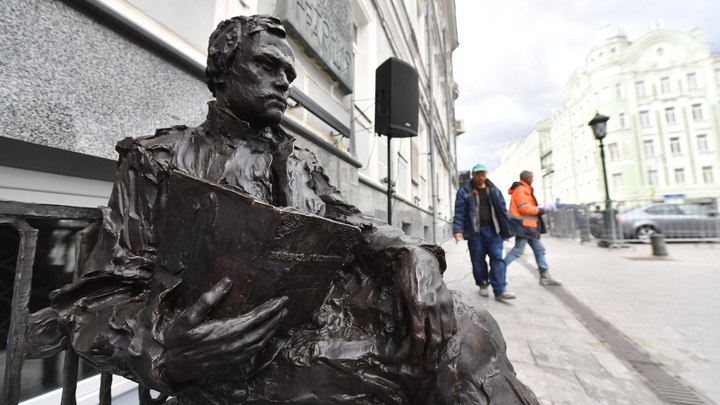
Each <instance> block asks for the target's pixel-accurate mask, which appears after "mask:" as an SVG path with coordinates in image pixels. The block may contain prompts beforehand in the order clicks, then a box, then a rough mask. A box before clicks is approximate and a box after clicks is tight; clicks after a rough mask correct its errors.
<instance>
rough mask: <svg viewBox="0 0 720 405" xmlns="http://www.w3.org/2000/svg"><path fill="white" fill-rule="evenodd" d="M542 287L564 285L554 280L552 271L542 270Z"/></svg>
mask: <svg viewBox="0 0 720 405" xmlns="http://www.w3.org/2000/svg"><path fill="white" fill-rule="evenodd" d="M540 285H562V283H561V282H560V281H558V280H555V279H554V278H552V276H551V275H550V271H548V270H540Z"/></svg>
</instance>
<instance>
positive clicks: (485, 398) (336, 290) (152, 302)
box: [52, 16, 537, 405]
mask: <svg viewBox="0 0 720 405" xmlns="http://www.w3.org/2000/svg"><path fill="white" fill-rule="evenodd" d="M293 65H294V59H293V54H292V51H291V48H290V46H289V44H288V42H287V40H286V37H285V30H284V29H283V27H282V24H281V23H280V21H279V20H277V19H276V18H273V17H269V16H251V17H235V18H232V19H230V20H227V21H224V22H222V23H220V25H219V26H218V27H217V29H216V30H215V32H214V33H213V34H212V36H211V38H210V45H209V52H208V63H207V70H206V76H207V81H208V86H209V87H210V90H211V91H212V93H213V95H214V96H215V98H216V100H215V101H212V102H210V103H209V106H208V115H207V120H206V121H205V122H204V123H203V124H201V125H200V126H198V127H195V128H188V127H186V126H176V127H173V128H169V129H160V130H158V131H157V132H156V133H155V135H152V136H148V137H143V138H138V139H131V138H126V139H124V140H122V141H121V142H119V144H118V147H117V149H118V152H119V153H120V160H119V167H118V172H117V176H116V180H115V185H114V189H113V193H112V196H111V198H110V201H109V204H108V207H107V208H104V209H103V210H104V211H103V212H104V220H103V223H102V228H101V231H100V235H99V239H98V243H97V245H96V246H95V248H94V250H93V252H92V253H91V255H90V257H89V259H88V260H87V262H86V264H85V267H84V270H83V275H82V277H81V278H80V279H79V280H77V281H76V282H75V283H73V284H71V285H68V286H66V287H65V288H63V289H61V290H58V291H55V292H54V293H53V297H52V298H53V309H54V310H55V311H56V312H57V314H58V317H59V320H60V323H61V324H62V325H63V328H65V330H66V331H67V333H68V334H69V336H70V339H71V342H72V346H73V348H74V350H75V351H77V352H78V353H79V354H80V355H81V356H83V357H84V358H85V359H87V360H89V361H90V362H92V363H93V364H94V365H95V366H96V367H98V368H99V369H102V370H105V371H110V372H112V373H115V374H119V375H122V376H125V377H127V378H130V379H132V380H135V381H137V382H139V383H141V384H143V385H144V386H146V387H148V388H152V389H155V390H157V391H160V392H163V393H166V394H170V395H172V396H174V397H175V398H174V399H173V400H172V401H175V402H176V403H178V404H182V405H189V404H246V403H247V404H275V403H303V404H307V403H313V404H315V403H317V404H537V399H536V398H535V396H534V394H533V393H532V391H531V390H530V389H528V388H527V387H526V386H525V385H523V384H522V383H521V382H520V381H518V379H517V378H516V376H515V373H514V371H513V367H512V365H511V364H510V361H509V360H508V358H507V356H506V353H505V342H504V340H503V337H502V334H501V332H500V329H499V327H498V325H497V323H496V322H495V321H494V319H493V318H492V317H491V316H490V315H489V314H488V312H487V311H486V310H485V309H484V308H481V307H475V306H473V305H472V304H471V302H470V300H469V299H467V298H466V297H464V296H462V295H460V294H458V293H455V292H452V291H450V290H448V288H447V287H446V286H445V284H444V283H443V281H442V272H443V271H444V269H445V261H444V252H443V250H442V249H441V248H439V247H438V246H436V245H433V244H427V243H425V242H423V241H422V240H421V239H419V238H414V237H410V236H407V235H404V234H403V233H402V232H401V231H400V230H398V229H396V228H393V227H391V226H389V225H388V224H386V223H384V222H383V221H380V220H378V219H376V218H373V217H370V216H366V215H364V214H362V213H361V212H360V211H359V210H358V209H357V208H356V207H354V206H353V205H351V204H350V203H349V202H347V201H346V200H345V199H344V197H343V196H342V195H341V193H340V192H339V191H338V190H337V189H336V188H335V187H334V186H333V185H332V183H331V182H330V179H329V178H328V176H327V174H326V173H325V171H324V169H323V167H322V166H321V165H320V163H319V162H318V160H317V158H316V157H315V155H314V154H313V153H312V152H311V151H309V150H307V149H302V148H298V147H294V146H293V138H292V137H291V136H289V135H288V134H286V133H285V132H284V131H283V130H282V129H281V128H280V126H278V124H279V123H280V121H281V118H282V116H283V114H284V111H285V109H286V107H287V94H288V90H289V85H290V83H291V82H292V81H293V79H294V78H295V76H296V73H295V69H294V67H293ZM409 101H411V102H415V101H414V100H409ZM178 173H179V174H181V175H183V176H189V177H191V178H195V179H200V180H203V181H205V182H208V183H212V184H215V185H218V186H220V187H222V188H225V189H230V190H233V191H234V192H238V193H241V194H243V195H245V196H248V197H251V198H252V199H254V200H257V201H258V202H261V203H264V204H268V205H271V206H274V207H284V208H283V209H288V210H290V211H294V212H301V213H304V214H308V215H314V216H320V217H324V218H326V219H329V220H332V221H335V222H339V223H342V224H345V225H350V227H346V228H353V229H357V230H358V234H357V235H356V238H355V239H352V238H351V239H352V245H351V246H349V248H350V249H349V251H350V252H349V254H348V255H346V260H344V261H342V262H337V263H335V267H334V270H333V271H334V272H335V273H336V274H335V275H334V276H333V278H332V284H331V286H330V287H329V290H328V292H327V294H326V296H325V299H324V300H323V301H322V305H321V306H320V307H319V308H318V309H317V310H315V311H314V312H313V313H312V314H311V316H310V317H309V318H308V319H307V320H305V321H304V322H300V325H299V326H296V327H293V328H289V330H288V328H283V327H282V325H284V324H285V322H287V321H288V319H287V317H288V313H289V312H290V311H289V310H288V308H287V305H288V304H287V302H288V299H289V298H287V297H285V296H277V297H276V298H271V299H269V300H268V301H266V302H264V303H261V304H259V305H257V306H254V307H252V308H248V310H247V311H246V312H243V313H241V314H239V315H230V316H210V315H211V313H213V311H215V310H217V308H219V307H220V306H222V305H224V304H223V302H224V301H223V300H225V299H227V297H228V296H229V295H232V294H234V293H233V289H236V288H237V289H241V287H242V286H241V285H239V283H241V282H240V281H237V280H235V281H231V279H230V278H221V279H220V280H219V281H217V282H213V283H210V286H209V287H208V289H207V290H206V292H204V293H203V294H200V295H199V298H197V299H196V300H195V299H194V298H188V297H190V296H191V295H188V294H186V293H184V292H183V291H187V288H188V286H187V285H185V284H184V283H187V281H184V280H185V278H184V274H183V273H184V272H190V271H192V272H193V273H194V274H195V275H196V279H197V275H198V274H199V275H200V276H202V275H203V274H204V272H205V271H206V270H208V269H204V268H197V267H199V266H200V265H199V264H198V262H197V261H193V260H190V259H192V258H189V259H188V260H187V261H184V259H185V258H186V257H185V256H183V254H185V253H182V254H181V252H177V254H176V255H179V256H177V257H175V259H177V260H176V262H177V263H176V264H175V265H170V264H169V263H170V262H173V257H174V256H173V251H170V252H168V251H167V249H172V247H167V246H175V245H172V244H168V243H167V240H169V239H168V238H170V237H171V235H169V234H168V232H172V233H173V235H172V236H173V237H174V238H176V239H177V238H180V239H183V238H188V239H192V238H194V237H196V236H197V235H195V234H193V233H183V232H179V231H177V229H180V228H177V227H173V226H171V225H172V224H174V223H175V221H181V220H185V218H179V217H178V216H177V215H173V214H171V210H170V209H169V207H170V206H171V205H172V204H173V203H174V202H176V200H177V199H180V198H184V197H183V194H182V193H178V192H175V193H173V192H172V191H171V188H172V187H171V186H170V179H171V177H173V176H177V175H178ZM210 209H212V207H211V206H208V205H203V204H199V205H198V208H197V210H210ZM200 214H202V213H199V214H198V215H200ZM255 220H258V221H259V219H257V218H253V217H249V218H248V221H255ZM227 222H228V221H226V223H225V225H224V226H223V227H220V229H222V232H227V233H232V232H233V229H235V228H234V227H235V224H233V223H232V221H229V223H227ZM169 224H170V225H169ZM248 226H249V225H248ZM348 240H350V239H348ZM164 241H165V243H164ZM177 243H182V240H180V241H179V242H177ZM178 246H179V245H178ZM163 249H165V250H163ZM326 256H327V257H330V258H331V259H332V256H331V255H326ZM326 256H317V257H316V258H317V259H318V260H325V259H326ZM178 257H181V258H180V259H178ZM288 257H290V258H292V256H288ZM163 258H167V260H166V259H163ZM280 258H281V259H287V257H280ZM181 259H183V260H181ZM331 259H327V260H325V261H326V262H329V261H331ZM333 260H334V259H333ZM178 263H179V264H178ZM188 266H193V268H189V267H188ZM216 270H217V268H215V271H216ZM208 271H209V270H208ZM200 279H202V277H200ZM241 312H242V311H241Z"/></svg>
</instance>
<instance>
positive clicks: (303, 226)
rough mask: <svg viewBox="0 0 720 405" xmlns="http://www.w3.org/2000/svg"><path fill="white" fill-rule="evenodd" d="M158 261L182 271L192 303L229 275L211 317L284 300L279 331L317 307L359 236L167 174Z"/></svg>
mask: <svg viewBox="0 0 720 405" xmlns="http://www.w3.org/2000/svg"><path fill="white" fill-rule="evenodd" d="M165 212H166V219H165V228H164V237H163V240H162V243H161V244H160V247H159V249H158V262H159V263H160V265H161V266H164V267H165V268H166V269H167V270H169V271H171V272H173V273H175V274H180V273H182V279H183V283H182V286H181V291H182V295H183V298H184V299H185V302H186V305H191V304H192V303H194V302H196V301H197V299H198V298H199V297H200V296H201V295H202V294H203V293H204V292H206V291H207V290H208V289H210V287H212V286H213V285H215V284H216V283H217V282H218V281H220V280H221V279H222V278H223V277H225V276H228V277H229V278H230V279H231V280H232V282H233V286H232V288H231V290H230V293H229V294H228V296H227V297H225V299H224V300H223V301H222V302H221V303H220V304H219V305H218V306H217V307H216V308H215V309H214V310H213V312H211V314H210V316H211V317H213V318H219V317H228V316H235V315H240V314H243V313H245V312H247V311H249V310H251V309H252V308H254V307H256V306H258V305H260V304H262V303H264V302H266V301H268V300H270V299H272V298H274V297H280V296H287V297H289V298H290V301H289V303H288V304H287V309H288V310H289V311H290V313H289V314H288V316H287V318H286V322H284V324H283V325H281V326H280V329H279V332H280V333H284V332H287V331H288V330H289V329H291V328H293V327H297V326H299V325H301V324H302V323H304V322H305V321H307V320H309V319H310V317H311V315H312V314H313V312H315V310H316V309H317V308H319V307H320V305H322V303H323V301H324V300H325V297H326V295H327V294H328V292H329V290H330V287H331V284H332V281H333V279H334V278H335V275H336V274H337V270H338V269H339V267H340V266H341V265H342V264H343V262H344V261H345V260H346V259H347V257H348V255H349V254H350V251H351V249H352V247H353V245H354V244H355V242H356V241H357V238H358V237H359V236H360V229H359V228H357V227H354V226H351V225H347V224H343V223H340V222H337V221H333V220H329V219H326V218H323V217H319V216H317V215H310V214H306V213H303V212H300V211H298V210H294V209H288V208H280V207H273V206H272V205H269V204H266V203H263V202H260V201H258V200H255V199H253V198H251V197H249V196H247V195H244V194H241V193H240V192H238V191H235V190H233V189H230V188H227V187H222V186H219V185H217V184H214V183H210V182H207V181H205V180H201V179H198V178H195V177H192V176H188V175H185V174H182V173H180V172H177V171H175V172H173V173H172V174H171V176H170V182H169V192H168V199H167V205H166V211H165Z"/></svg>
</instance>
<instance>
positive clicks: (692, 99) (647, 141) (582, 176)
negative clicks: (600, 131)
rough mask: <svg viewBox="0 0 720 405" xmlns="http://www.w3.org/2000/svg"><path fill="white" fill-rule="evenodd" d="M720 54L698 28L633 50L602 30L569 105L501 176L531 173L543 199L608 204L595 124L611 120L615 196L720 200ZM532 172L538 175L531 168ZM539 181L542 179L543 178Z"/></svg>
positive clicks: (506, 163) (650, 39)
mask: <svg viewBox="0 0 720 405" xmlns="http://www.w3.org/2000/svg"><path fill="white" fill-rule="evenodd" d="M719 99H720V55H719V54H712V52H711V48H710V45H709V44H708V43H707V42H706V40H705V38H704V36H703V34H702V32H701V31H700V30H699V29H695V30H693V31H692V32H691V33H690V34H686V33H683V32H678V31H673V30H666V29H662V30H655V31H651V32H649V33H647V34H645V35H643V36H642V37H640V38H638V39H637V40H636V41H634V42H630V41H628V39H627V37H626V36H625V34H624V33H623V31H622V30H621V29H620V28H618V27H615V26H611V25H609V26H605V27H603V28H601V29H600V30H599V31H598V33H597V34H596V35H595V37H594V39H593V42H592V45H591V50H590V53H589V54H588V56H587V59H586V63H585V65H583V66H581V67H579V68H577V69H576V70H575V72H574V73H573V74H572V75H571V76H570V78H569V80H568V84H567V87H566V90H565V100H564V102H563V105H562V106H561V107H560V108H558V109H556V110H554V111H553V112H552V115H551V117H550V118H549V119H548V120H545V121H542V122H540V123H538V124H537V126H536V128H535V129H534V130H533V131H532V132H531V134H530V135H529V136H528V137H527V138H525V139H524V140H523V141H522V142H520V143H519V144H517V145H506V148H505V151H504V153H503V160H502V163H501V164H500V166H499V167H498V168H497V169H496V170H495V171H494V172H493V174H492V175H493V176H494V178H503V179H507V180H503V181H506V182H507V181H514V180H515V179H516V178H517V176H518V174H519V172H520V171H521V170H524V169H526V168H528V169H529V170H534V171H535V173H537V175H536V183H537V184H536V190H537V191H536V195H537V196H538V199H541V196H542V199H543V200H544V201H560V202H563V203H584V202H585V203H587V202H595V201H603V200H604V199H605V192H604V185H603V174H602V164H601V160H600V154H599V148H598V142H597V140H595V138H594V137H593V134H592V130H591V128H590V127H589V126H588V122H589V121H590V119H592V117H593V116H594V115H595V114H596V112H599V113H600V114H603V115H607V116H609V117H610V120H609V121H608V135H607V137H606V138H605V139H604V143H605V155H606V162H607V176H608V185H609V190H610V197H611V198H612V199H615V200H627V199H637V198H653V199H662V198H673V197H680V196H682V197H684V198H687V199H704V198H717V197H720V130H719V128H720V104H719ZM533 168H534V169H533ZM540 177H541V178H540Z"/></svg>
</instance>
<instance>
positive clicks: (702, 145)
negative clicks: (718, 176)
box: [697, 134, 710, 152]
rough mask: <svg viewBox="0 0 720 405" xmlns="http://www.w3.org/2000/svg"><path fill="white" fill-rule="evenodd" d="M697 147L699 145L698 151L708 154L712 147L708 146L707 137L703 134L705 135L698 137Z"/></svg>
mask: <svg viewBox="0 0 720 405" xmlns="http://www.w3.org/2000/svg"><path fill="white" fill-rule="evenodd" d="M697 145H698V150H699V151H700V152H707V151H709V150H710V147H709V145H708V140H707V135H705V134H703V135H698V136H697Z"/></svg>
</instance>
